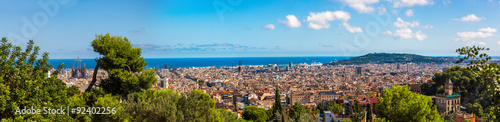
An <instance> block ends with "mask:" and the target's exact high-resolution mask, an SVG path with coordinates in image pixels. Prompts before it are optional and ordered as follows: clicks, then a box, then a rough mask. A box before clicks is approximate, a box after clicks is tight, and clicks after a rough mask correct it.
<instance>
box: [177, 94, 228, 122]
mask: <svg viewBox="0 0 500 122" xmlns="http://www.w3.org/2000/svg"><path fill="white" fill-rule="evenodd" d="M177 108H178V110H181V111H179V112H177V113H178V117H180V120H179V121H222V120H221V119H220V118H219V115H218V113H217V111H216V110H215V101H214V100H213V99H212V98H210V95H208V94H206V93H203V92H202V91H200V90H193V91H192V92H191V94H189V95H188V96H187V97H181V98H180V99H179V103H178V104H177Z"/></svg>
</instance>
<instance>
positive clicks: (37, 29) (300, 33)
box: [0, 0, 500, 59]
mask: <svg viewBox="0 0 500 122" xmlns="http://www.w3.org/2000/svg"><path fill="white" fill-rule="evenodd" d="M0 11H1V12H0V16H2V19H0V36H2V37H8V39H9V40H10V42H12V43H14V44H16V45H21V46H25V43H26V42H27V41H28V40H29V39H33V40H35V43H36V44H37V45H39V46H40V47H41V49H42V51H46V52H49V53H50V57H51V58H62V59H68V58H73V56H80V57H83V58H95V57H98V56H99V55H98V54H97V53H95V52H93V51H92V48H91V46H90V43H91V41H92V40H93V39H94V38H95V34H101V33H102V34H105V33H110V34H111V35H117V36H125V37H127V38H128V39H129V40H131V43H132V44H133V45H134V46H135V47H140V48H142V49H143V53H142V55H143V57H146V58H177V57H261V56H265V57H272V56H358V55H363V54H366V53H371V52H391V53H415V54H421V55H429V56H455V55H456V53H455V52H454V51H455V49H457V48H459V47H463V46H467V45H479V46H486V47H489V48H491V50H490V51H489V52H488V53H489V54H490V55H495V56H499V55H500V38H499V34H500V32H498V29H500V23H499V22H500V14H499V13H500V1H499V0H460V1H449V0H314V1H309V0H307V1H306V0H279V1H270V0H167V1H138V0H134V1H133V0H120V1H119V0H105V1H97V0H93V1H89V0H87V1H78V0H40V1H29V0H24V1H23V0H17V1H13V0H0Z"/></svg>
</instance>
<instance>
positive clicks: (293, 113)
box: [288, 102, 309, 121]
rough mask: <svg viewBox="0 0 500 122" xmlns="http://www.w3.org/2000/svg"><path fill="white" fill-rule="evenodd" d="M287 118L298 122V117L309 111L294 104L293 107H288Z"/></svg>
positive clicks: (298, 104)
mask: <svg viewBox="0 0 500 122" xmlns="http://www.w3.org/2000/svg"><path fill="white" fill-rule="evenodd" d="M288 109H289V113H288V116H289V117H290V118H291V119H294V120H295V121H299V118H300V115H303V114H307V113H309V109H307V108H306V107H304V106H303V105H301V104H300V103H298V102H296V103H295V104H294V105H292V106H290V107H288Z"/></svg>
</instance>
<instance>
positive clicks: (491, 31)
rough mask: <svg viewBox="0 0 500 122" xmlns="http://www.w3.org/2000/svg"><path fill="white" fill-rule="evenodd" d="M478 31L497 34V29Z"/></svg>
mask: <svg viewBox="0 0 500 122" xmlns="http://www.w3.org/2000/svg"><path fill="white" fill-rule="evenodd" d="M479 31H481V32H485V33H495V32H497V29H495V28H490V27H487V28H480V29H479Z"/></svg>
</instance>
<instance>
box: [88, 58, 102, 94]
mask: <svg viewBox="0 0 500 122" xmlns="http://www.w3.org/2000/svg"><path fill="white" fill-rule="evenodd" d="M101 61H102V58H99V60H97V64H96V65H95V68H94V75H93V76H92V81H91V82H90V84H89V86H88V87H87V89H86V90H85V92H91V90H92V86H94V85H95V82H96V80H97V79H96V77H97V72H98V71H99V66H100V65H101Z"/></svg>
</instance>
